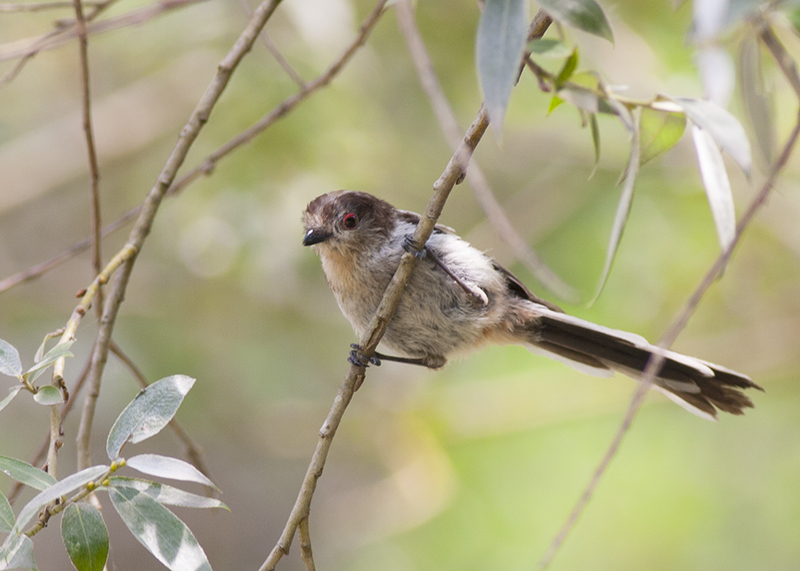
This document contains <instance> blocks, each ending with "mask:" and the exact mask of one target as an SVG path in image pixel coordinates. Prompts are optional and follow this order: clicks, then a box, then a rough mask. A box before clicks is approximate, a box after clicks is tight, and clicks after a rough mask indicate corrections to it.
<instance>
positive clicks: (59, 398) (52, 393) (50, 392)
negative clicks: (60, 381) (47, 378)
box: [33, 385, 64, 405]
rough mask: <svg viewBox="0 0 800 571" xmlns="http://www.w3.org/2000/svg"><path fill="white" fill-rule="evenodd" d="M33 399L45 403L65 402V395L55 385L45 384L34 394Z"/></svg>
mask: <svg viewBox="0 0 800 571" xmlns="http://www.w3.org/2000/svg"><path fill="white" fill-rule="evenodd" d="M33 400H35V401H36V402H38V403H39V404H43V405H54V404H61V403H62V402H64V395H63V394H62V392H61V391H60V390H58V389H57V388H56V387H54V386H53V385H44V386H42V387H39V390H37V391H36V394H35V395H33Z"/></svg>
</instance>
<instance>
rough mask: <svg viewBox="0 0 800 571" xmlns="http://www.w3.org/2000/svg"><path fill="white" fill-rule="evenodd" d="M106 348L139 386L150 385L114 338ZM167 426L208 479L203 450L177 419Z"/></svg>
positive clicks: (187, 455) (190, 459)
mask: <svg viewBox="0 0 800 571" xmlns="http://www.w3.org/2000/svg"><path fill="white" fill-rule="evenodd" d="M108 348H109V350H110V351H111V352H112V353H114V355H115V356H116V357H117V358H118V359H119V360H120V361H121V362H122V364H123V365H125V367H126V368H127V369H128V372H130V374H131V376H132V377H133V378H134V379H136V382H138V383H139V386H141V387H142V388H143V389H145V388H147V387H148V386H149V385H150V383H149V382H148V380H147V377H145V376H144V373H142V371H141V369H139V367H137V366H136V363H134V362H133V359H131V358H130V357H129V356H128V355H127V354H126V353H125V352H124V351H123V350H122V349H121V348H120V346H119V345H117V343H116V342H115V341H114V340H112V341H111V344H110V345H109V347H108ZM168 426H169V427H170V428H171V429H172V431H173V432H174V433H175V436H177V437H178V440H180V441H181V442H182V443H183V445H184V446H185V447H186V449H185V451H184V453H185V454H186V457H187V458H189V461H190V462H191V463H192V464H194V466H195V468H197V469H198V470H200V471H201V472H202V473H203V474H205V475H206V476H208V478H209V479H210V478H211V474H210V472H209V471H208V466H206V463H205V461H204V460H203V451H202V450H201V449H200V447H199V446H198V445H197V444H195V443H194V441H193V440H192V439H191V437H190V436H189V434H188V433H187V432H186V431H185V430H184V429H183V427H182V426H181V425H180V424H178V421H177V420H175V419H174V418H173V419H172V420H170V421H169V425H168Z"/></svg>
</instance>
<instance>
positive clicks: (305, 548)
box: [297, 516, 317, 571]
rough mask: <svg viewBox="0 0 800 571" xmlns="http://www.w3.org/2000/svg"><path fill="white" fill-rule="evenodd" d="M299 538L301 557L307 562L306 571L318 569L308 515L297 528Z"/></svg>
mask: <svg viewBox="0 0 800 571" xmlns="http://www.w3.org/2000/svg"><path fill="white" fill-rule="evenodd" d="M297 538H298V540H299V541H300V557H301V558H302V559H303V563H305V564H306V571H317V566H316V565H315V564H314V553H313V551H312V550H311V531H310V530H309V529H308V516H306V517H304V518H303V519H301V520H300V526H299V527H298V529H297Z"/></svg>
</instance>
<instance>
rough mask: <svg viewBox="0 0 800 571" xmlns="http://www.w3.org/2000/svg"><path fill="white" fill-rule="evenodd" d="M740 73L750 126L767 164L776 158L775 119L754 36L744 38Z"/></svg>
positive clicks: (740, 56) (759, 50)
mask: <svg viewBox="0 0 800 571" xmlns="http://www.w3.org/2000/svg"><path fill="white" fill-rule="evenodd" d="M739 73H740V75H741V78H742V79H741V81H740V82H739V85H740V87H741V90H742V100H743V101H744V105H745V108H746V109H747V115H748V117H749V119H750V126H751V127H752V129H753V133H755V136H756V143H757V144H758V150H759V151H760V152H761V155H762V157H763V158H764V160H765V161H766V163H767V164H772V160H773V159H774V158H775V146H776V143H775V141H776V140H777V137H776V135H775V123H774V122H773V120H772V118H773V106H772V101H771V98H770V97H769V95H772V93H770V92H768V91H767V87H766V85H765V83H764V73H763V70H762V68H761V48H760V47H759V45H758V42H756V40H755V39H752V38H746V39H744V40H742V49H741V53H740V54H739Z"/></svg>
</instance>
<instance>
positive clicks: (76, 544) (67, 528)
mask: <svg viewBox="0 0 800 571" xmlns="http://www.w3.org/2000/svg"><path fill="white" fill-rule="evenodd" d="M61 539H62V540H63V541H64V547H65V548H66V549H67V553H68V554H69V558H70V560H71V561H72V564H73V565H74V566H75V569H77V570H78V571H103V568H104V567H105V564H106V559H108V529H106V524H105V522H104V521H103V516H102V515H100V512H99V511H98V509H97V508H96V507H94V506H93V505H90V504H87V503H85V502H78V503H77V504H72V505H70V506H67V508H66V509H65V510H64V515H63V516H62V517H61Z"/></svg>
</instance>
